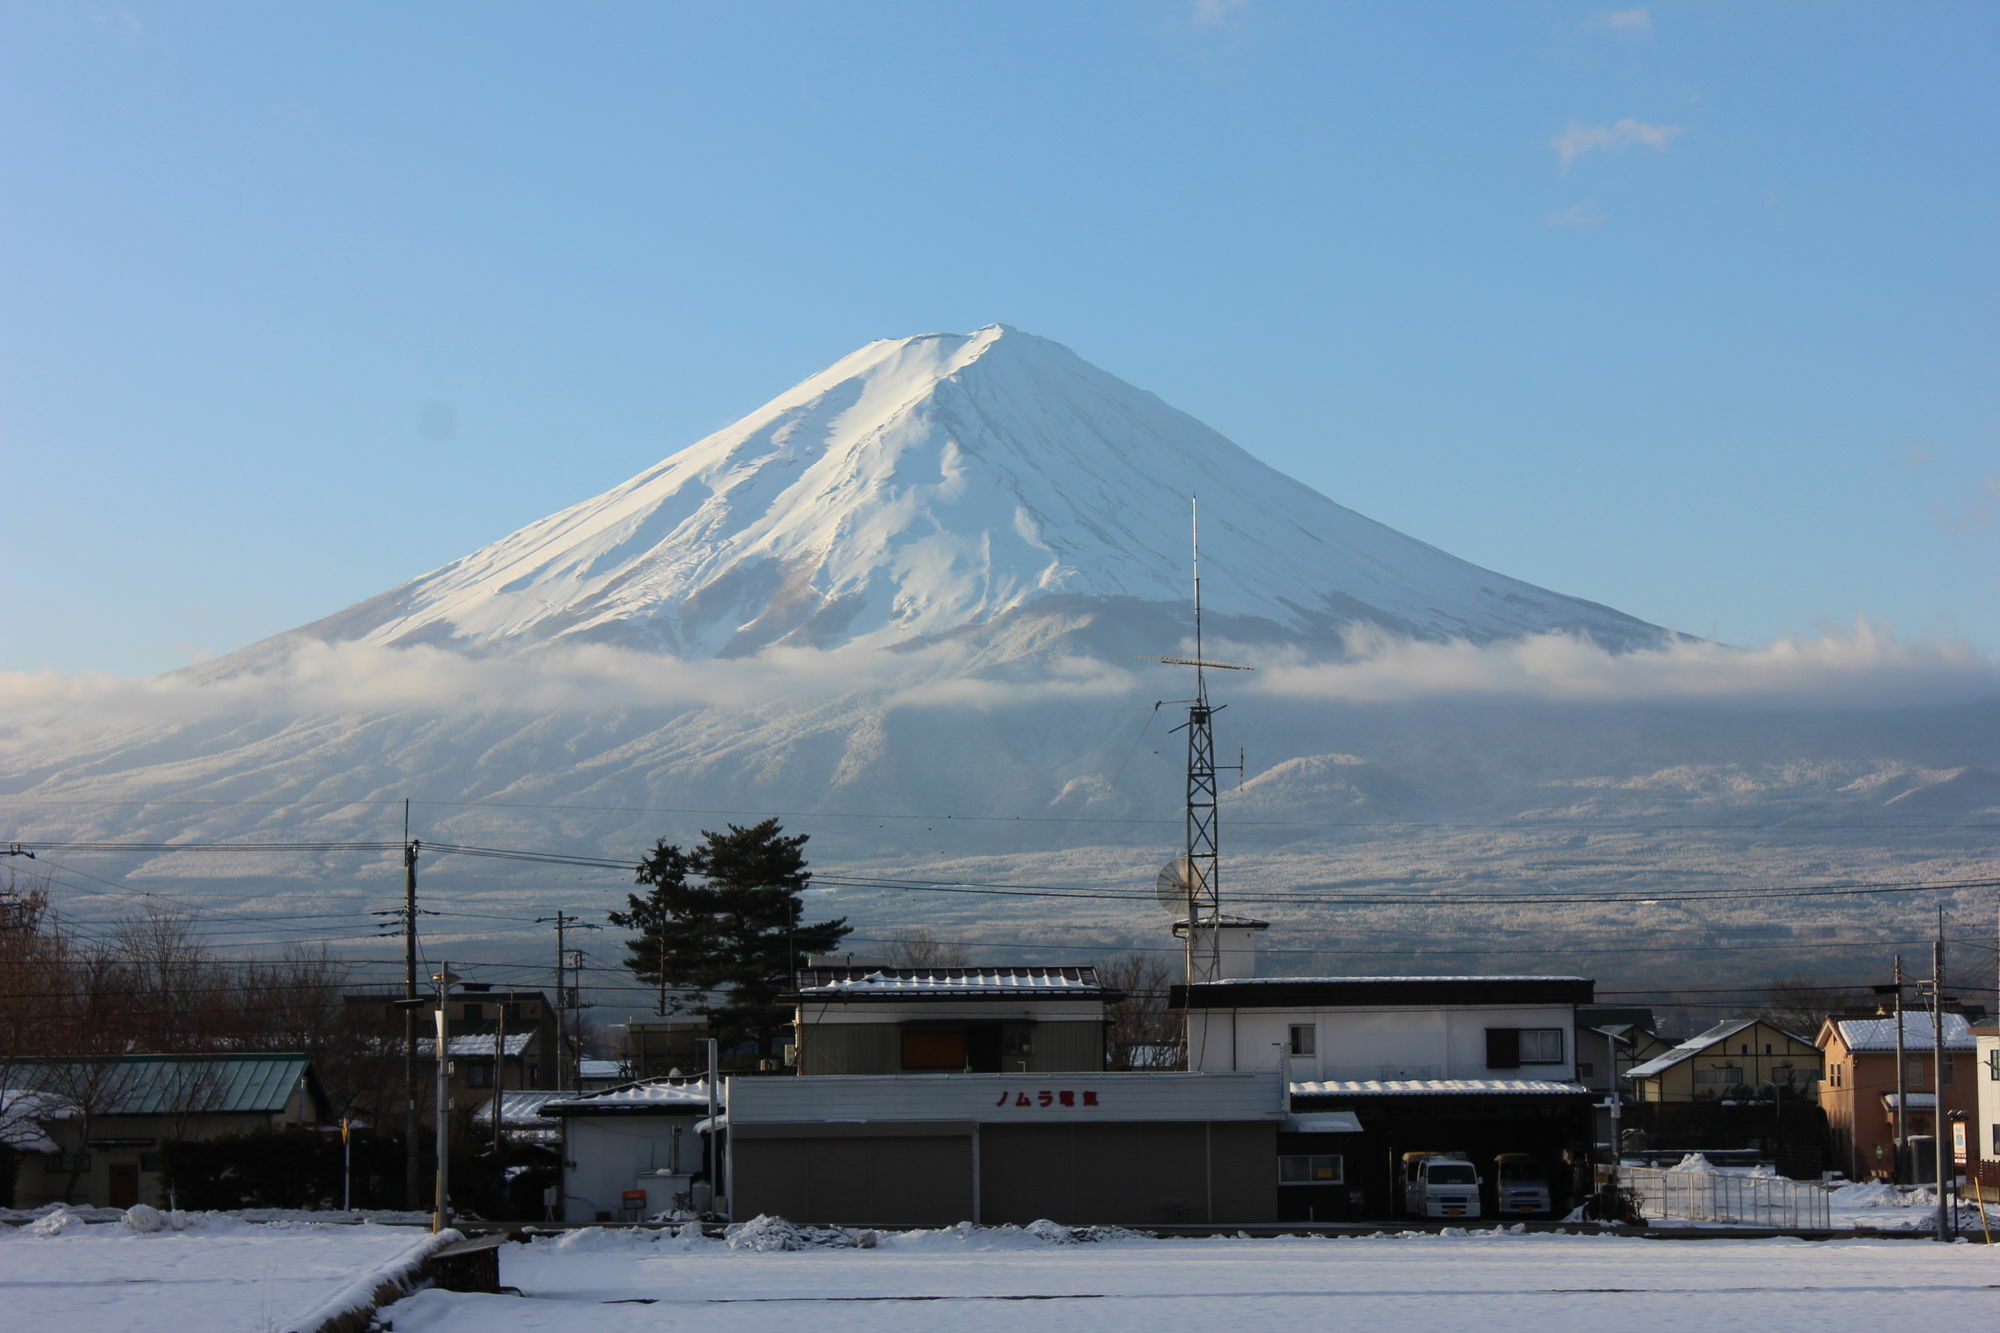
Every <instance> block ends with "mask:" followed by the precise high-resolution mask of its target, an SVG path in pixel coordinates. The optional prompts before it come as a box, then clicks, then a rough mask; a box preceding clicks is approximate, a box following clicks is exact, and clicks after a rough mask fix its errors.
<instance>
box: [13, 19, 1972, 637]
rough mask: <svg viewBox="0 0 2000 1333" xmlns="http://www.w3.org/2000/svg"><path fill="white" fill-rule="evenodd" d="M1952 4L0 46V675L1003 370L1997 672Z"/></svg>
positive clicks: (438, 548)
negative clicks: (938, 350)
mask: <svg viewBox="0 0 2000 1333" xmlns="http://www.w3.org/2000/svg"><path fill="white" fill-rule="evenodd" d="M1996 57H2000V9H1996V8H1995V7H1994V6H1992V5H1990V4H1951V3H1927V4H1925V5H1922V6H1917V7H1904V6H1891V5H1866V6H1862V5H1847V4H1838V3H1811V4H1807V3H1797V4H1787V3H1764V4H1755V5H1731V4H1719V3H1709V4H1677V3H1660V4H1648V5H1646V6H1644V7H1643V8H1641V7H1637V6H1621V5H1617V4H1612V5H1591V4H1575V5H1572V4H1567V3H1516V4H1508V3H1464V4H1442V3H1433V4H1412V5H1380V4H1366V5H1362V4H1354V5H1349V4H1335V3H1311V4H1286V3H1274V2H1272V0H1247V2H1232V0H1147V2H1143V3H1142V2H1141V0H1099V2H1098V3H1062V4H1053V3H1010V4H998V3H985V4H970V3H966V4H947V3H866V4H864V3H858V2H855V3H817V4H789V3H747V4H733V5H695V4H667V3H659V4H597V5H587V6H562V7H557V6H553V5H526V4H509V3H499V4H450V3H428V4H423V5H415V6H404V5H388V4H365V3H358V4H348V5H339V6H319V7H307V6H300V5H270V4H261V3H259V4H204V3H195V2H187V0H184V2H181V3H175V4H172V5H154V4H148V3H143V2H141V0H132V2H130V3H125V4H117V3H107V4H70V3H59V2H51V0H40V2H37V3H24V2H22V0H13V2H11V3H7V4H5V5H4V6H0V132H4V144H5V149H4V158H0V162H4V169H5V175H6V181H7V185H6V188H5V190H4V191H0V235H4V237H5V244H4V245H0V462H4V465H5V471H4V476H5V478H6V483H7V484H6V488H5V489H6V493H7V496H8V503H7V506H6V518H5V522H4V524H0V568H3V569H4V573H0V579H4V581H5V582H4V584H0V597H4V601H5V605H6V607H7V614H6V616H5V617H4V620H0V670H13V671H39V670H56V671H64V672H75V671H106V672H113V673H118V674H137V673H146V672H152V671H158V670H163V669H167V668H171V667H175V666H179V665H183V664H185V663H187V662H189V661H193V660H198V659H199V658H201V657H204V656H209V655H213V654H217V653H221V652H226V651H228V650H230V649H232V648H235V647H238V646H241V645H242V644H244V643H246V642H249V641H251V640H253V639H255V638H258V637H261V636H262V635H265V634H268V633H272V632H275V631H278V630H281V629H285V628H289V627H291V626H293V625H296V624H300V623H303V622H305V621H307V620H311V619H314V618H316V617H318V616H320V615H323V614H326V613H328V612H331V611H334V610H337V609H339V608H340V607H342V606H345V605H347V604H349V603H351V602H354V601H357V600H359V599H361V598H363V597H366V596H369V595H372V594H374V593H376V592H380V591H382V590H384V589H386V588H388V587H390V586H392V585H394V584H396V583H399V582H401V581H402V580H404V579H406V578H409V577H412V576H414V575H416V574H419V573H422V572H424V571H426V570H428V569H431V568H433V567H435V566H437V565H439V564H442V563H444V562H445V561H447V560H450V559H452V558H454V557H456V556H458V555H460V554H463V553H464V552H466V551H468V550H470V549H472V548H473V547H475V546H477V545H478V544H480V543H481V542H484V541H487V540H490V539H492V538H494V537H498V536H500V535H502V534H504V533H505V532H507V531H509V530H511V529H512V528H514V527H516V526H518V525H519V524H521V523H523V522H525V521H528V520H530V519H533V518H536V517H539V516H541V515H542V514H545V513H547V512H550V511H552V510H554V509H556V508H558V507H560V506H562V505H565V504H568V503H570V502H572V501H575V500H578V499H581V498H584V497H585V496H588V495H591V494H594V493H596V492H598V491H600V490H602V489H604V488H606V487H608V486H610V485H612V484H614V483H616V482H618V481H620V480H623V479H624V478H625V477H627V476H628V475H630V474H632V473H634V472H636V471H638V470H639V469H641V468H642V467H645V466H646V465H648V464H650V463H652V462H654V461H655V460H657V459H658V458H660V457H662V456H664V455H666V454H668V453H670V452H672V451H674V450H676V449H678V448H680V447H682V446H684V445H686V444H689V443H691V442H693V441H694V440H695V439H697V438H699V437H700V436H701V435H703V434H706V433H707V432H708V431H710V430H713V429H715V428H716V427H718V426H721V425H723V424H726V423H727V422H729V421H730V420H733V419H734V418H735V417H737V416H739V415H741V414H742V413H743V412H745V411H747V410H749V409H750V408H752V407H754V406H756V405H757V404H759V403H761V402H762V401H763V400H764V399H766V398H768V397H770V396H771V395H772V394H774V393H776V392H778V391H779V390H781V389H783V388H785V387H786V386H788V385H789V384H791V383H792V382H793V381H795V380H797V379H798V378H800V377H802V376H803V375H805V374H808V373H810V372H812V371H814V370H816V369H818V368H820V367H821V366H822V365H824V364H826V363H827V362H829V361H832V360H833V359H835V358H836V357H838V356H840V355H842V354H843V353H845V352H847V351H849V350H851V349H852V348H854V347H855V346H857V345H859V344H860V343H862V342H865V341H867V340H868V339H871V338H876V337H884V336H899V335H905V334H910V333H916V332H922V331H927V330H934V329H947V330H966V329H970V328H973V327H976V326H978V325H981V324H985V323H988V322H991V321H995V320H999V321H1004V322H1007V323H1010V324H1013V325H1016V326H1018V327H1021V328H1024V329H1027V330H1030V331H1032V332H1035V333H1040V334H1043V335H1045V336H1048V337H1052V338H1055V339H1057V340H1059V341H1062V342H1064V343H1067V344H1068V345H1070V346H1071V347H1072V348H1074V349H1075V350H1076V351H1077V352H1078V353H1080V354H1081V355H1083V356H1084V357H1086V358H1088V359H1090V360H1092V361H1095V362H1096V363H1098V364H1099V365H1101V366H1103V367H1104V368H1106V369H1107V370H1110V371H1112V372H1113V373H1115V374H1118V375H1121V376H1123V377H1125V378H1126V379H1128V380H1130V381H1132V382H1133V383H1135V384H1138V385H1140V386H1141V387H1144V388H1148V389H1151V390H1153V391H1155V392H1157V393H1160V394H1161V395H1162V396H1164V397H1165V398H1167V399H1168V400H1169V401H1170V402H1172V403H1174V404H1175V405H1176V406H1179V407H1181V408H1183V409H1185V410H1187V411H1189V412H1191V413H1193V414H1194V415H1196V416H1198V417H1200V418H1202V419H1204V420H1205V421H1207V422H1208V423H1209V424H1211V425H1213V426H1215V427H1216V428H1218V429H1219V430H1221V431H1223V432H1224V433H1225V434H1227V435H1229V436H1230V437H1232V438H1233V439H1235V440H1236V441H1237V442H1239V443H1240V444H1242V445H1244V446H1245V447H1246V448H1248V449H1250V450H1251V451H1252V452H1253V453H1256V454H1258V455H1259V456H1261V457H1263V458H1264V459H1266V460H1267V461H1269V462H1270V463H1272V464H1273V465H1274V466H1277V467H1279V468H1280V469H1282V470H1284V471H1287V472H1290V473H1291V474H1293V475H1295V476H1297V477H1299V478H1300V479H1302V480H1304V481H1306V482H1308V483H1309V484H1311V485H1313V486H1315V487H1316V488H1318V489H1319V490H1321V491H1323V492H1325V493H1326V494H1328V495H1330V496H1332V497H1333V498H1335V499H1337V500H1339V501H1341V502H1342V503H1344V504H1347V505H1349V506H1351V507H1353V508H1355V509H1358V510H1360V511H1361V512H1363V513H1366V514H1369V515H1370V516H1372V517H1374V518H1377V519H1380V520H1382V521H1383V522H1386V523H1388V524H1390V525H1392V526H1394V527H1397V528H1400V529H1402V530H1403V531H1406V532H1409V533H1411V534H1413V535H1415V536H1418V537H1421V538H1424V539H1425V540H1428V541H1431V542H1433V543H1435V544H1437V545H1439V546H1442V547H1444V548H1445V549H1447V550H1450V551H1452V552H1454V553H1455V554H1458V555H1461V556H1464V557H1466V558H1468V559H1472V560H1475V561H1478V562H1480V563H1482V564H1486V565H1489V566H1491V567H1493V568H1495V569H1497V570H1500V571H1502V572H1504V573H1507V574H1510V575H1513V576H1515V577H1518V578H1525V579H1528V580H1530V581H1533V582H1536V583H1541V584H1544V585H1546V586H1549V587H1552V588H1555V589H1558V590H1560V591H1563V592H1567V593H1572V594H1576V595H1580V596H1585V597H1589V598H1593V599H1595V600H1598V601H1602V602H1606V603H1609V604H1611V605H1613V606H1616V607H1618V608H1620V609H1621V610H1625V611H1628V612H1631V613H1633V614H1635V615H1639V616H1642V617H1644V618H1646V619H1649V620H1653V621H1656V622H1660V623H1664V624H1668V625H1672V626H1674V627H1676V628H1679V629H1682V630H1686V631H1688V632H1691V633H1695V634H1699V635H1705V636H1711V637H1719V638H1722V639H1725V640H1728V641H1730V642H1735V643H1741V644H1746V645H1749V644H1761V643H1764V642H1767V641H1769V640H1770V639H1772V638H1773V637H1774V636H1777V635H1780V634H1784V633H1787V632H1792V631H1806V632H1810V631H1812V630H1814V629H1815V628H1816V627H1818V626H1821V625H1827V624H1832V625H1851V624H1852V623H1853V622H1854V620H1855V619H1856V618H1857V617H1864V616H1865V617H1867V618H1869V619H1871V620H1874V621H1878V622H1886V623H1888V624H1891V625H1893V626H1894V628H1895V630H1896V632H1897V633H1898V634H1899V635H1902V636H1905V637H1912V638H1914V637H1924V636H1930V635H1946V636H1958V637H1963V638H1965V639H1969V640H1970V641H1971V642H1972V643H1973V644H1974V645H1976V646H1977V647H1978V648H1979V649H1980V650H1982V651H1983V652H1985V653H1988V654H1994V653H2000V393H1996V384H2000V378H1996V375H1995V352H1996V350H2000V338H1996V325H2000V314H1996V312H2000V282H1996V269H1997V268H2000V263H1996V257H1995V256H1996V250H1995V245H1994V236H1995V220H1996V213H2000V210H1996V207H1995V205H1996V196H2000V189H1996V175H1995V170H1994V165H1993V156H1992V146H1993V144H1994V143H1995V142H1996V141H2000V134H1996V131H2000V93H1996V88H2000V81H1996V80H1995V78H1994V74H1993V71H1994V69H1995V68H1996Z"/></svg>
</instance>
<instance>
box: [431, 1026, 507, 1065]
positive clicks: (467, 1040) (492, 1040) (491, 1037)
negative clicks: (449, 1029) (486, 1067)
mask: <svg viewBox="0 0 2000 1333" xmlns="http://www.w3.org/2000/svg"><path fill="white" fill-rule="evenodd" d="M534 1039H535V1034H534V1033H532V1032H510V1033H508V1034H507V1054H508V1056H509V1057H510V1058H511V1057H513V1056H518V1055H522V1054H524V1053H526V1051H527V1049H528V1043H529V1042H531V1041H533V1040H534ZM499 1040H500V1034H499V1033H497V1032H482V1033H478V1034H475V1035H473V1036H470V1037H446V1038H445V1039H444V1049H445V1056H446V1058H447V1059H451V1060H469V1059H471V1058H473V1057H475V1056H485V1057H486V1058H487V1059H489V1060H490V1059H492V1058H493V1048H494V1045H495V1044H496V1043H497V1042H498V1041H499ZM436 1050H437V1038H436V1037H419V1038H417V1058H418V1059H420V1060H429V1059H432V1058H433V1055H434V1053H435V1051H436Z"/></svg>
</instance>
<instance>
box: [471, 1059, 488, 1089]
mask: <svg viewBox="0 0 2000 1333" xmlns="http://www.w3.org/2000/svg"><path fill="white" fill-rule="evenodd" d="M465 1085H466V1086H467V1087H469V1088H490V1087H492V1086H493V1066H492V1065H485V1064H480V1065H467V1066H466V1067H465Z"/></svg>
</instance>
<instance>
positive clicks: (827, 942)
mask: <svg viewBox="0 0 2000 1333" xmlns="http://www.w3.org/2000/svg"><path fill="white" fill-rule="evenodd" d="M701 836H702V843H701V845H700V846H698V847H695V848H692V849H690V850H688V851H686V852H683V851H682V850H681V849H680V847H678V846H676V845H674V844H671V843H667V842H660V843H657V844H656V845H655V846H654V848H653V851H652V853H651V855H649V856H647V858H646V859H645V861H644V862H642V863H641V864H640V866H639V872H638V876H637V882H638V883H640V884H645V885H650V886H651V889H650V891H649V892H647V893H646V894H644V895H640V894H636V893H634V894H629V895H627V902H628V903H629V904H630V907H629V909H628V910H626V911H623V912H613V913H611V923H612V924H613V925H615V926H622V927H624V928H626V929H627V930H633V931H636V932H638V933H637V934H635V935H633V936H632V937H631V938H629V939H627V940H626V941H625V950H626V958H625V966H626V967H628V968H630V969H631V971H632V972H633V974H634V975H636V976H637V977H638V978H639V980H641V981H643V982H645V983H646V984H647V985H649V986H659V987H662V988H667V987H671V988H674V989H676V990H680V991H683V992H693V993H692V994H688V995H683V996H681V997H678V998H675V999H674V1000H673V1001H672V1002H671V1007H672V1010H673V1011H674V1012H692V1013H697V1014H700V1015H702V1016H703V1017H704V1018H706V1019H707V1020H708V1025H709V1030H710V1033H711V1035H713V1036H714V1037H715V1038H716V1039H717V1040H718V1041H720V1042H722V1043H723V1044H725V1045H728V1044H730V1043H733V1042H738V1041H742V1040H745V1039H751V1040H755V1041H756V1043H757V1049H758V1052H759V1053H760V1054H761V1055H764V1056H769V1055H771V1054H772V1053H773V1048H774V1046H775V1044H776V1039H777V1036H778V1033H779V1031H780V1030H781V1029H782V1028H784V1027H785V1026H786V1025H787V1023H788V1022H789V1021H790V1014H789V1012H788V1011H787V1009H786V1008H785V1007H784V1006H783V1005H780V1004H779V1003H778V1002H777V1000H778V996H779V995H781V994H783V993H784V992H785V991H786V990H787V989H789V988H790V986H791V984H792V975H793V973H794V972H795V971H796V970H797V969H798V968H799V967H801V966H803V965H804V963H805V961H806V959H807V958H808V957H809V956H810V955H812V954H816V953H825V952H827V951H828V950H830V949H832V948H833V946H834V945H835V944H837V943H839V942H840V940H841V938H842V937H843V936H845V935H846V934H847V933H848V931H849V929H851V928H850V927H849V926H848V924H847V919H846V918H845V917H836V918H834V919H833V920H831V921H815V922H809V923H808V922H804V921H802V920H801V919H800V918H801V916H802V905H801V903H800V898H799V895H800V894H801V893H803V892H804V891H805V888H806V886H807V885H808V884H810V883H811V882H812V872H811V871H810V870H808V869H806V861H805V856H804V854H803V853H802V852H801V850H800V849H801V848H803V847H804V846H805V843H806V837H807V835H806V834H803V833H799V834H794V835H792V836H790V837H786V836H785V833H784V830H783V829H782V828H781V827H779V824H778V821H777V820H775V819H767V820H765V821H764V822H763V823H761V824H756V825H753V826H751V827H750V828H740V827H738V826H737V825H735V824H731V825H729V826H728V832H726V833H711V832H709V831H708V830H707V829H703V830H702V834H701Z"/></svg>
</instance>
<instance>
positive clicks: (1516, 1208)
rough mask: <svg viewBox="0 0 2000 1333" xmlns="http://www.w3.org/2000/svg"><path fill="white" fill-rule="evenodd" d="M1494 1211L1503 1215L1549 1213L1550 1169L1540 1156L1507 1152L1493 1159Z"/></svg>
mask: <svg viewBox="0 0 2000 1333" xmlns="http://www.w3.org/2000/svg"><path fill="white" fill-rule="evenodd" d="M1493 1202H1494V1211H1495V1212H1496V1213H1497V1214H1498V1215H1499V1216H1501V1217H1527V1216H1546V1215H1547V1214H1548V1213H1550V1212H1552V1211H1553V1208H1552V1207H1551V1205H1550V1202H1549V1173H1548V1168H1547V1167H1545V1166H1543V1165H1542V1163H1541V1162H1540V1160H1539V1159H1537V1158H1534V1157H1531V1156H1529V1155H1528V1154H1527V1153H1524V1152H1503V1153H1501V1154H1500V1155H1499V1156H1498V1157H1496V1158H1494V1159H1493Z"/></svg>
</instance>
